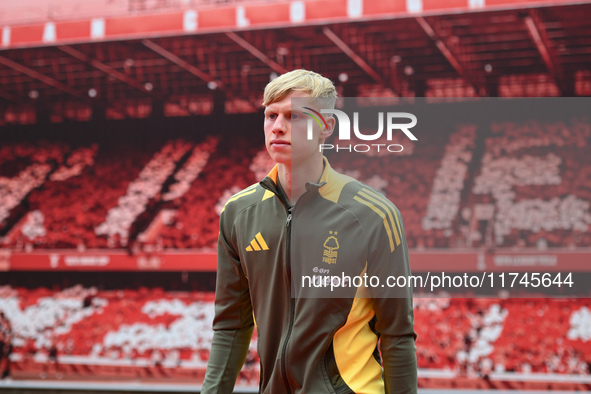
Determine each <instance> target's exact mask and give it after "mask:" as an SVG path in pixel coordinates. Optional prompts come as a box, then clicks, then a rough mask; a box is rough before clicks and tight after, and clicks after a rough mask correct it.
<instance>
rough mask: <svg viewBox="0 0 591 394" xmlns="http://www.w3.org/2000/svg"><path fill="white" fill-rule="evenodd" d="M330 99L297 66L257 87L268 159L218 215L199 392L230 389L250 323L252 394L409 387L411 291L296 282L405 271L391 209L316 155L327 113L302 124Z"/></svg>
mask: <svg viewBox="0 0 591 394" xmlns="http://www.w3.org/2000/svg"><path fill="white" fill-rule="evenodd" d="M336 97H337V94H336V90H335V87H334V85H333V84H332V82H331V81H330V80H328V79H326V78H324V77H322V76H321V75H319V74H316V73H314V72H311V71H306V70H295V71H292V72H289V73H286V74H284V75H281V76H280V77H278V78H276V79H275V80H273V81H272V82H270V83H269V84H268V85H267V87H266V88H265V93H264V102H263V105H264V107H265V120H264V130H265V144H266V147H267V150H268V152H269V154H270V156H271V158H272V159H273V160H274V161H275V162H276V163H277V165H276V166H275V167H274V168H273V170H272V171H271V172H270V173H269V175H268V176H267V177H266V178H265V179H263V180H262V181H261V182H260V183H258V184H255V185H252V186H250V187H248V188H246V189H244V190H243V191H241V192H239V193H237V194H236V195H235V196H233V197H232V198H230V199H229V201H228V203H227V204H226V206H225V208H224V211H223V212H222V215H221V219H220V235H219V243H218V268H217V284H216V298H215V313H216V315H215V319H214V323H213V329H214V337H213V344H212V348H211V354H210V358H209V362H208V365H207V371H206V375H205V381H204V383H203V389H202V393H205V394H209V393H223V394H226V393H228V394H229V393H231V392H232V390H233V387H234V384H235V382H236V377H237V376H238V373H239V371H240V369H241V367H242V365H243V363H244V360H245V357H246V353H247V351H248V345H249V342H250V339H251V336H252V332H253V328H254V325H255V322H256V328H257V334H258V353H259V357H260V363H261V364H260V392H261V393H271V394H284V393H302V394H316V393H368V394H378V393H416V392H417V365H416V354H415V353H416V348H415V345H414V340H415V339H416V334H415V332H414V329H413V310H412V292H411V291H410V292H409V291H406V292H403V293H398V295H396V296H394V297H389V295H391V294H392V293H388V292H384V291H383V290H382V289H380V291H378V289H374V288H371V287H370V286H368V285H367V283H366V284H364V285H363V286H357V287H354V286H346V285H345V282H343V286H342V287H341V288H339V290H340V292H335V293H331V291H332V289H331V288H330V287H324V288H318V287H316V286H314V285H310V282H308V285H306V283H305V279H304V277H306V276H308V277H316V278H317V279H318V278H319V279H320V281H321V282H322V281H324V279H327V278H330V277H329V276H328V275H318V274H319V273H321V274H329V273H330V274H331V275H335V276H337V275H341V274H342V275H347V276H348V277H355V276H357V277H362V276H363V275H372V276H377V277H378V278H381V279H382V280H383V282H382V283H386V278H387V277H388V276H400V275H410V268H409V263H408V250H407V246H406V239H405V237H404V228H403V223H402V219H401V217H400V212H399V211H398V210H397V209H396V208H395V207H394V205H392V203H391V202H390V201H388V200H387V199H386V198H385V197H384V196H383V195H381V194H379V193H378V192H377V191H375V190H373V189H371V188H370V187H368V186H366V185H363V184H362V183H360V182H357V181H356V180H354V179H352V178H350V177H347V176H344V175H342V174H339V173H337V172H336V171H334V170H333V169H332V168H331V167H330V165H329V163H328V161H327V160H326V159H325V158H323V156H322V152H321V151H320V149H319V147H320V144H322V143H323V142H324V141H325V139H326V138H327V137H329V136H330V135H331V133H332V132H333V130H334V127H335V119H334V118H332V117H329V116H326V115H325V116H324V117H323V122H318V124H316V122H314V126H313V128H312V130H311V131H312V132H311V133H308V131H307V119H309V117H308V114H312V113H314V111H316V112H318V113H320V111H321V109H323V108H324V109H330V108H334V105H335V101H336ZM317 119H319V118H318V117H317ZM329 281H330V282H327V281H324V284H325V285H328V286H330V283H332V280H331V279H329ZM346 284H347V285H350V282H347V283H346ZM378 286H379V285H378ZM400 294H402V296H400ZM378 349H379V351H378ZM380 353H381V354H380Z"/></svg>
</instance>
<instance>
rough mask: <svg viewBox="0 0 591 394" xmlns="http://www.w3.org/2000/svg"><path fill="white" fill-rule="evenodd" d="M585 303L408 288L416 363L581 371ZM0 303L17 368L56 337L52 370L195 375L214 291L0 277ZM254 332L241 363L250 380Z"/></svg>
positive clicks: (586, 351)
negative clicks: (415, 294)
mask: <svg viewBox="0 0 591 394" xmlns="http://www.w3.org/2000/svg"><path fill="white" fill-rule="evenodd" d="M590 307H591V304H590V303H589V300H588V299H532V298H528V299H519V298H514V299H468V298H416V299H415V330H416V332H417V334H418V337H417V348H418V352H417V356H418V365H419V368H420V369H421V370H424V371H436V370H440V371H450V372H452V373H453V374H454V376H457V377H467V378H471V379H472V380H473V383H472V385H473V387H476V386H477V385H478V384H479V383H476V382H478V379H488V378H490V376H491V375H492V374H493V373H504V372H515V373H519V374H525V375H527V374H532V373H533V374H535V373H553V374H568V375H578V376H587V375H590V374H591V370H590V366H591V358H590V356H589V355H590V354H591V352H590V350H591V348H590V346H591V345H590V343H591V342H590V341H589V340H590V339H591V334H590V332H589V322H590V321H591V312H590V311H589V310H590V309H589V308H590ZM0 311H1V312H2V313H4V315H5V316H6V317H7V319H9V320H10V322H11V323H12V327H13V331H14V336H13V340H12V342H13V345H14V354H13V357H12V359H13V361H14V368H13V370H14V374H15V375H17V376H21V377H23V376H29V377H47V376H48V374H49V375H51V376H52V377H53V373H54V372H53V368H54V367H53V366H50V367H49V368H48V367H47V364H48V363H50V360H49V354H50V352H51V349H52V348H53V347H55V349H56V350H55V352H56V353H57V356H56V357H57V360H58V364H57V366H56V369H55V373H56V374H57V373H60V374H62V375H63V376H67V377H68V378H76V377H78V378H80V377H88V376H90V375H94V376H105V377H109V376H111V377H119V378H130V377H150V376H152V377H163V376H168V377H176V378H181V379H185V378H195V377H197V378H199V377H201V378H202V376H203V375H202V374H203V370H204V368H205V365H206V361H207V358H208V352H209V350H208V349H209V346H210V343H211V338H212V332H211V328H210V327H211V321H212V319H213V293H211V292H202V291H191V292H189V291H172V290H165V289H164V288H162V287H150V288H148V287H138V288H120V289H117V290H98V289H97V288H96V287H83V286H82V285H80V284H78V285H75V286H73V287H69V288H64V289H60V288H59V287H56V286H54V288H53V289H51V290H50V289H48V288H44V287H38V288H25V287H12V286H10V285H5V286H2V287H0ZM255 342H256V335H255V336H254V337H253V345H252V346H251V349H250V352H249V356H248V358H247V361H248V362H247V363H246V366H245V368H244V371H243V377H244V379H246V380H248V381H252V382H256V374H257V373H258V370H257V368H258V359H257V356H256V345H255ZM56 376H57V375H56ZM448 383H449V382H448Z"/></svg>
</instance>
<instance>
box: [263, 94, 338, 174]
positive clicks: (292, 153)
mask: <svg viewBox="0 0 591 394" xmlns="http://www.w3.org/2000/svg"><path fill="white" fill-rule="evenodd" d="M294 97H302V98H304V99H302V100H297V101H298V104H300V103H301V104H302V105H301V106H300V105H298V106H297V107H298V108H295V107H294V108H292V102H291V101H292V100H291V99H292V98H294ZM307 97H310V95H309V94H308V93H306V92H302V91H297V90H295V91H292V92H291V93H290V94H288V95H287V96H285V98H283V99H282V100H281V101H277V102H274V103H272V104H270V105H269V106H268V107H267V108H266V109H265V124H264V128H265V146H266V147H267V151H268V152H269V155H270V156H271V158H272V159H273V161H275V162H276V163H280V164H284V165H287V166H292V165H301V164H305V163H306V162H308V161H309V160H315V159H317V158H321V157H322V153H321V152H320V151H319V145H320V143H321V141H324V139H326V138H327V137H328V136H329V135H330V134H331V133H332V129H333V128H334V119H332V118H328V119H330V120H331V121H328V120H327V123H328V125H329V129H328V130H325V129H321V128H320V126H318V124H316V122H314V123H313V135H312V139H311V140H309V139H308V138H307V130H308V129H307V124H308V123H307V122H308V119H309V117H308V116H307V115H305V114H304V113H303V112H302V111H306V110H304V109H303V108H299V107H303V106H310V107H313V108H315V109H316V110H317V111H320V108H318V105H314V102H313V99H312V98H310V100H305V98H307ZM304 103H305V104H306V105H303V104H304Z"/></svg>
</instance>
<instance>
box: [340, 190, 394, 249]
mask: <svg viewBox="0 0 591 394" xmlns="http://www.w3.org/2000/svg"><path fill="white" fill-rule="evenodd" d="M339 203H341V205H342V206H344V207H345V208H347V209H348V210H349V211H350V212H352V213H353V214H354V215H355V216H356V218H357V220H359V222H360V224H361V225H362V226H363V228H364V229H365V230H366V231H368V232H370V233H373V232H374V231H377V232H379V233H382V234H384V236H385V237H386V238H384V239H387V240H388V242H389V244H390V249H391V251H394V249H395V248H396V247H397V246H398V245H400V243H401V240H402V238H403V235H404V227H403V222H402V216H401V214H400V211H399V210H398V208H396V206H395V205H394V204H393V203H392V202H391V201H390V200H389V199H388V198H387V197H386V196H384V195H383V194H382V193H380V192H379V191H377V190H376V189H374V188H372V187H371V186H368V185H366V184H364V183H362V182H359V181H355V182H350V183H349V184H348V185H347V187H346V188H345V189H344V190H343V193H342V199H341V201H339Z"/></svg>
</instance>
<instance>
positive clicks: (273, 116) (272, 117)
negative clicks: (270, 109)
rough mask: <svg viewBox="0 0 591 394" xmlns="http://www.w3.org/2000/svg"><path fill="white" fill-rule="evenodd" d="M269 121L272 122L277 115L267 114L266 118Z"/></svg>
mask: <svg viewBox="0 0 591 394" xmlns="http://www.w3.org/2000/svg"><path fill="white" fill-rule="evenodd" d="M267 117H268V118H269V119H271V120H273V119H275V118H276V117H277V115H275V114H269V116H267Z"/></svg>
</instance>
